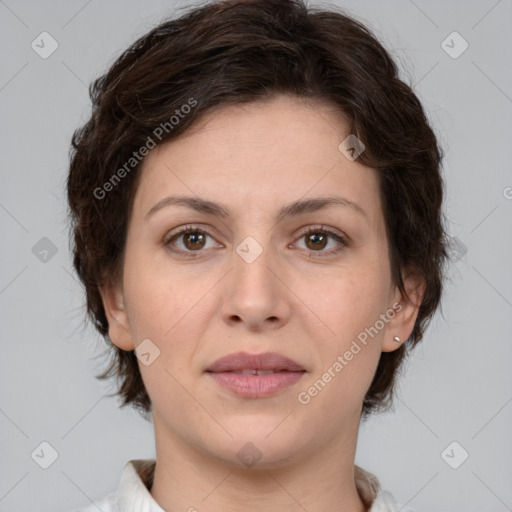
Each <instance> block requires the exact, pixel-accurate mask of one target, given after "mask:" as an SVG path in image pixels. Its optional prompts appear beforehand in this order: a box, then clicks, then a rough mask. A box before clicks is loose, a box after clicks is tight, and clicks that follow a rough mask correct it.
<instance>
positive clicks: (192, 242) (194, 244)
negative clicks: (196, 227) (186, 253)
mask: <svg viewBox="0 0 512 512" xmlns="http://www.w3.org/2000/svg"><path fill="white" fill-rule="evenodd" d="M183 240H184V243H185V247H186V248H187V249H191V250H194V249H202V248H203V246H204V243H205V235H204V233H200V232H199V231H189V232H188V233H185V235H184V236H183Z"/></svg>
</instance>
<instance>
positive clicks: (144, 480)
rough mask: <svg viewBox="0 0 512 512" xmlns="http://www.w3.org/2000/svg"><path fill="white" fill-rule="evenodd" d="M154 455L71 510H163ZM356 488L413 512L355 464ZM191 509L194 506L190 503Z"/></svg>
mask: <svg viewBox="0 0 512 512" xmlns="http://www.w3.org/2000/svg"><path fill="white" fill-rule="evenodd" d="M154 468H155V459H145V460H143V459H139V460H131V461H129V462H127V463H126V465H125V467H124V470H123V474H122V476H121V483H120V484H119V488H118V490H117V492H114V493H112V494H109V495H107V496H105V497H104V498H103V499H102V500H100V501H99V502H97V503H96V504H95V503H91V504H90V505H88V506H86V507H84V508H80V509H75V510H72V511H71V512H98V510H100V511H101V512H165V510H164V509H163V508H162V507H160V505H159V504H158V503H157V502H156V501H155V500H154V498H153V496H151V494H150V492H149V490H148V488H149V486H150V481H152V480H153V473H154ZM354 473H355V482H356V488H357V491H358V493H359V495H360V496H361V500H362V501H363V503H364V504H365V505H366V506H367V507H370V508H369V510H368V512H399V511H400V512H414V511H413V510H412V509H410V508H403V506H402V505H400V504H398V503H396V501H395V499H394V498H393V495H392V494H390V493H389V492H386V491H383V490H382V489H381V487H380V483H379V481H378V479H377V477H376V476H375V475H373V474H372V473H369V472H368V471H365V470H364V469H362V468H361V467H359V466H357V465H356V466H354ZM191 509H192V510H193V507H191Z"/></svg>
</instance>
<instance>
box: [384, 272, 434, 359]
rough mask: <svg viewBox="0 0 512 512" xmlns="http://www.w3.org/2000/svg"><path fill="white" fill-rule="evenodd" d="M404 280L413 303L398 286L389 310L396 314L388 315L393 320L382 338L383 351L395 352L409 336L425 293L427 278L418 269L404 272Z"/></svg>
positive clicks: (392, 295)
mask: <svg viewBox="0 0 512 512" xmlns="http://www.w3.org/2000/svg"><path fill="white" fill-rule="evenodd" d="M402 280H403V283H404V288H405V290H406V292H407V294H408V296H409V298H410V301H411V302H412V303H411V302H410V301H409V300H407V297H406V296H405V295H404V294H403V293H402V292H401V291H400V290H399V288H398V286H396V287H395V290H394V292H393V293H392V294H391V297H392V298H391V302H390V304H389V308H390V309H389V310H388V311H394V316H393V317H392V318H391V314H392V313H391V314H389V315H388V318H391V320H390V321H389V322H388V324H387V327H386V331H385V335H384V339H383V340H382V352H393V351H394V350H396V349H397V348H399V347H400V346H401V345H402V344H403V343H404V342H405V341H406V340H407V338H409V336H410V335H411V333H412V331H413V329H414V324H415V323H416V318H417V317H418V312H419V308H420V305H421V302H422V301H423V297H424V295H425V290H426V284H425V279H424V278H423V276H422V275H421V274H420V273H419V271H418V270H416V269H414V268H408V269H407V270H406V272H404V273H402ZM395 336H397V337H398V338H400V341H399V342H397V341H395V340H394V337H395Z"/></svg>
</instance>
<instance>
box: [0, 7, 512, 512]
mask: <svg viewBox="0 0 512 512" xmlns="http://www.w3.org/2000/svg"><path fill="white" fill-rule="evenodd" d="M189 3H190V2H179V3H178V2H170V1H167V2H164V1H158V0H145V1H144V2H135V1H134V0H132V1H121V0H117V1H108V2H100V1H98V0H92V1H91V0H89V1H88V2H87V1H83V0H80V1H70V0H67V1H64V0H61V1H58V0H51V1H46V2H36V1H30V2H29V1H21V0H20V1H14V0H5V1H2V0H0V16H1V30H0V44H1V48H2V49H3V59H2V66H1V68H0V108H1V119H2V123H1V125H0V130H1V132H0V137H1V141H2V147H1V151H0V172H1V180H2V187H1V190H0V223H1V226H2V253H1V254H2V265H1V271H0V306H1V315H2V319H1V324H0V325H1V339H2V356H1V358H0V365H1V388H0V389H1V391H0V393H1V394H0V427H1V432H2V435H1V436H0V460H1V461H2V468H1V481H0V510H1V511H2V512H6V511H9V512H25V511H35V510H38V511H52V512H59V511H60V512H67V511H68V510H70V509H72V508H74V507H78V506H81V505H85V504H88V503H89V502H90V500H97V499H99V498H101V497H103V496H104V495H105V494H107V493H109V492H111V491H113V490H115V489H117V486H118V484H119V478H120V475H121V472H122V469H123V467H124V464H125V463H126V462H127V461H128V460H130V459H134V458H146V457H154V441H153V430H152V424H151V423H148V422H145V421H144V420H143V419H142V418H140V417H139V416H138V415H137V414H136V413H135V412H134V411H132V410H131V409H125V410H123V411H121V410H119V409H118V403H117V401H116V400H115V399H113V398H108V397H105V395H106V394H107V393H108V392H110V391H112V382H100V381H98V380H96V379H94V375H95V374H96V373H98V370H99V366H98V365H101V362H102V361H103V360H102V359H101V358H97V357H95V356H96V355H97V354H98V353H100V352H101V348H102V346H103V344H102V340H101V339H100V338H99V336H98V335H97V334H96V333H95V332H94V331H93V330H92V328H91V327H87V328H86V329H85V330H83V329H82V323H83V321H82V319H83V308H82V300H83V296H82V290H81V288H80V286H79V285H78V283H77V281H76V280H75V279H74V277H73V273H72V270H71V261H70V256H69V250H68V238H67V236H68V233H67V229H66V222H65V213H66V202H65V191H64V183H65V178H66V171H67V169H66V166H67V162H68V148H69V143H70V137H71V134H72V131H73V130H74V129H75V128H76V127H78V126H79V125H80V124H81V123H83V122H84V121H85V120H86V118H87V116H88V113H89V111H90V104H89V99H88V91H87V85H88V84H89V83H90V81H91V80H92V79H93V78H95V77H97V76H98V75H99V74H100V73H102V72H104V71H105V70H106V68H107V66H108V65H109V64H111V63H112V62H113V60H114V58H115V57H117V56H118V55H119V54H120V52H121V51H122V50H123V49H125V48H126V47H127V46H128V45H129V44H130V43H131V42H132V41H133V40H134V39H135V38H136V37H138V36H140V35H142V34H143V33H145V32H146V31H148V30H149V29H150V28H152V27H153V26H154V24H156V23H158V22H160V21H161V20H163V19H164V18H165V17H166V16H168V15H171V14H172V13H173V12H175V9H176V7H177V6H178V5H188V4H189ZM338 5H340V6H343V7H344V8H345V9H346V10H347V11H348V12H349V13H352V14H353V15H355V16H356V17H358V18H359V19H361V20H362V21H364V22H366V23H367V24H368V25H369V26H370V27H371V28H373V29H374V30H375V32H376V34H377V36H379V37H380V38H381V40H382V41H383V42H384V44H385V45H386V46H387V47H388V48H391V49H392V53H393V55H394V56H395V57H396V58H397V59H399V61H400V62H401V67H402V68H403V70H404V71H403V73H404V74H403V77H404V78H405V80H406V81H408V82H409V83H412V84H414V88H415V90H416V92H417V94H418V95H419V97H420V99H421V100H422V101H423V102H424V105H425V107H426V109H427V111H428V114H429V116H430V119H431V120H432V123H433V124H434V126H435V129H436V132H437V133H438V135H439V136H440V137H441V139H442V144H443V147H444V148H445V150H446V153H447V156H446V159H445V177H446V182H447V201H446V214H447V216H448V218H449V220H450V224H449V226H448V227H449V231H450V234H451V236H453V237H454V238H456V239H457V243H458V249H455V250H454V255H455V259H457V260H458V261H456V262H455V263H454V264H452V265H451V267H450V276H451V277H450V282H449V283H448V285H447V290H446V295H445V300H444V305H443V312H444V314H443V315H437V316H436V318H435V320H434V322H433V323H432V325H431V327H430V330H429V331H428V333H427V335H426V338H425V340H424V343H423V344H422V346H420V347H418V349H417V351H416V352H415V354H414V355H413V356H412V358H411V359H410V360H409V365H408V367H407V370H406V371H405V372H404V375H403V378H402V381H401V384H400V387H399V393H398V397H397V400H396V402H395V409H394V411H393V412H391V413H388V414H385V415H382V416H379V417H375V418H373V419H371V420H370V421H369V423H368V424H365V425H364V426H363V427H362V428H361V432H360V438H359V444H358V454H357V459H356V462H357V463H358V464H360V465H361V466H363V467H364V468H366V469H368V470H370V471H372V472H374V473H375V474H376V475H377V476H378V477H379V479H380V481H381V483H382V486H383V488H384V489H387V490H389V491H391V492H392V493H393V494H394V495H395V497H396V499H397V500H399V501H400V502H402V503H406V504H407V506H408V507H410V508H411V509H412V510H416V511H419V512H434V511H436V512H443V511H451V512H453V511H464V512H473V511H474V512H476V511H478V512H484V511H496V512H501V511H506V510H512V486H511V485H510V482H511V480H512V478H511V476H512V471H511V470H512V450H511V448H512V439H511V436H510V432H511V428H510V427H511V424H512V404H511V401H512V386H511V383H512V376H511V372H510V361H511V356H512V344H511V334H510V333H511V328H512V322H511V319H512V315H511V313H512V273H511V272H510V262H511V261H512V258H511V255H512V237H511V222H510V220H511V219H512V188H511V187H512V172H511V161H512V149H511V146H512V144H511V140H510V134H511V126H512V80H511V77H512V71H511V69H512V68H511V66H510V54H511V39H512V37H511V31H510V26H511V22H512V2H511V0H501V1H496V0H481V1H471V2H469V1H452V2H447V1H431V2H427V1H426V0H415V1H412V0H396V1H385V2H379V1H376V0H372V1H355V0H353V1H346V2H342V3H341V2H340V3H338ZM43 31H47V32H49V33H50V34H51V36H52V37H53V38H54V39H55V40H56V41H57V42H58V44H59V47H58V49H57V50H56V51H55V53H53V54H52V55H51V56H50V57H48V58H47V59H43V58H41V57H40V56H39V54H37V53H36V52H35V51H34V50H33V49H32V47H31V43H32V41H33V40H35V39H36V38H37V36H38V35H39V34H40V33H41V32H43ZM453 31H457V32H458V33H459V34H460V35H461V36H462V37H463V38H464V39H465V40H466V41H467V43H468V44H469V47H468V48H467V50H466V51H465V52H464V53H462V54H461V55H460V56H458V57H457V58H453V57H452V56H450V55H449V54H448V53H447V52H446V51H445V50H449V51H451V52H452V54H453V53H454V52H458V51H460V49H461V48H462V41H461V40H460V39H457V36H455V39H454V38H453V36H452V37H451V38H449V39H448V40H447V42H446V43H445V45H446V44H448V45H449V46H452V48H451V49H449V48H446V46H445V47H444V48H443V46H442V42H443V41H444V40H445V39H446V38H447V36H448V35H449V34H451V33H452V32H453ZM47 47H48V46H47ZM43 237H47V238H48V239H49V240H51V243H52V244H53V245H54V246H55V249H56V250H57V252H56V253H55V254H54V255H52V252H51V251H50V252H49V253H48V254H47V255H46V261H41V259H43V260H44V253H42V252H41V251H42V250H43V249H44V248H45V244H46V245H48V241H43V242H40V240H41V239H42V238H43ZM38 243H39V244H40V245H36V244H38ZM41 244H42V245H41ZM34 246H35V247H36V248H35V249H34V250H33V248H34ZM101 367H102V366H101ZM43 441H46V442H48V443H50V445H51V446H52V447H53V448H54V449H55V450H56V451H57V452H58V458H57V460H56V461H55V462H54V463H53V464H52V465H51V466H50V467H49V468H48V469H42V468H41V467H40V466H39V464H38V463H44V461H43V459H44V457H48V454H49V453H50V452H49V451H48V449H46V451H45V450H44V449H43V453H44V454H45V455H44V457H43V456H40V457H39V459H38V458H37V457H36V456H35V455H34V459H35V460H37V462H38V463H36V461H35V460H34V459H33V458H32V456H31V454H32V453H33V452H34V450H35V449H36V448H38V447H39V445H40V443H41V442H43ZM453 441H456V442H457V443H459V445H460V447H459V446H458V445H457V446H456V447H455V448H454V450H453V451H451V448H450V449H449V450H448V451H447V452H446V451H445V448H446V447H447V446H448V445H449V444H450V443H452V442H453ZM462 449H464V450H466V451H467V452H468V453H469V458H468V459H467V460H466V461H465V462H464V463H463V464H461V465H460V466H459V467H458V469H452V467H450V466H449V465H448V464H447V462H446V460H449V461H450V462H451V464H452V465H456V464H457V463H460V460H461V454H462V453H463V452H462ZM36 452H37V453H41V452H40V449H39V451H36ZM443 453H444V454H445V455H444V458H443V456H442V454H443Z"/></svg>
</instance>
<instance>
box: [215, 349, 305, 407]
mask: <svg viewBox="0 0 512 512" xmlns="http://www.w3.org/2000/svg"><path fill="white" fill-rule="evenodd" d="M305 372H306V370H305V369H304V368H303V367H302V366H301V365H300V364H299V363H297V362H295V361H293V360H292V359H289V358H288V357H285V356H282V355H281V354H277V353H275V352H267V353H265V354H247V353H245V352H239V353H237V354H230V355H229V356H225V357H222V358H221V359H218V360H217V361H215V363H213V364H212V365H211V366H210V367H208V368H207V370H206V374H207V375H208V376H210V377H211V378H212V380H213V381H214V382H215V383H216V384H218V385H219V386H221V387H222V388H224V389H227V390H228V391H230V392H231V393H233V394H235V395H237V396H239V397H244V398H263V397H267V396H271V395H274V394H276V393H277V392H278V391H280V390H283V389H285V388H288V387H290V386H292V385H294V384H295V383H297V382H298V381H299V380H300V379H301V378H302V376H303V375H304V373H305Z"/></svg>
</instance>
